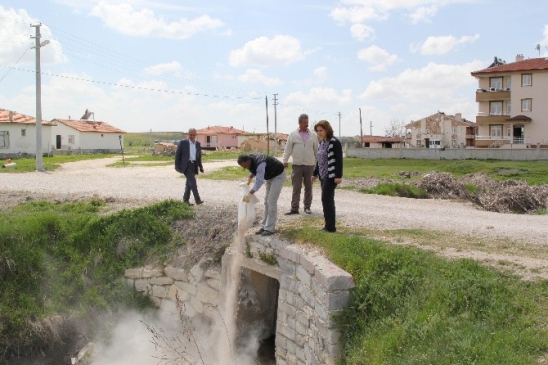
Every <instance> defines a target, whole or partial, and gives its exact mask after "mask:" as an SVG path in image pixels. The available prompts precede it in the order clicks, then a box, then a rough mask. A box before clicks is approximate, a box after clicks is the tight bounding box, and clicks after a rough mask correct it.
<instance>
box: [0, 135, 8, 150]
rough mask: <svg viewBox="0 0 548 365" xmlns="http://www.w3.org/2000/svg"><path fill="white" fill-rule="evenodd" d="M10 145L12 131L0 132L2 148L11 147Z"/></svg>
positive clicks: (0, 145) (0, 146)
mask: <svg viewBox="0 0 548 365" xmlns="http://www.w3.org/2000/svg"><path fill="white" fill-rule="evenodd" d="M9 146H10V132H8V131H4V132H0V148H9Z"/></svg>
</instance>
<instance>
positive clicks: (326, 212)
mask: <svg viewBox="0 0 548 365" xmlns="http://www.w3.org/2000/svg"><path fill="white" fill-rule="evenodd" d="M336 187H337V184H335V179H324V180H322V206H323V217H324V220H325V225H324V228H325V229H326V230H328V231H331V232H335V231H336V230H337V228H335V188H336Z"/></svg>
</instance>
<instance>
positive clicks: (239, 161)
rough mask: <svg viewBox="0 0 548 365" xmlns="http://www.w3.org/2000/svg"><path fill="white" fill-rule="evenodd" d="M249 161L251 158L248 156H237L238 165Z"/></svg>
mask: <svg viewBox="0 0 548 365" xmlns="http://www.w3.org/2000/svg"><path fill="white" fill-rule="evenodd" d="M248 161H251V156H249V155H240V156H238V165H241V164H242V163H243V162H248Z"/></svg>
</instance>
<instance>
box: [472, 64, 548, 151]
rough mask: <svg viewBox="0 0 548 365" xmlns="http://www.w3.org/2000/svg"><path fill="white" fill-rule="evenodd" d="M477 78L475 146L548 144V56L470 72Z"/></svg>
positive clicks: (502, 146)
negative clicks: (476, 131) (476, 132)
mask: <svg viewBox="0 0 548 365" xmlns="http://www.w3.org/2000/svg"><path fill="white" fill-rule="evenodd" d="M471 75H472V76H474V77H475V78H476V79H477V80H478V89H477V90H476V101H477V103H478V115H477V117H476V124H477V125H478V135H477V137H476V147H497V148H527V147H531V146H536V145H537V144H540V145H543V146H547V145H548V103H547V101H548V59H547V58H531V59H524V57H523V55H521V54H518V55H517V56H516V61H515V62H512V63H506V64H505V63H493V64H491V66H490V67H488V68H486V69H483V70H480V71H475V72H472V73H471Z"/></svg>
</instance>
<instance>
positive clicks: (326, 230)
mask: <svg viewBox="0 0 548 365" xmlns="http://www.w3.org/2000/svg"><path fill="white" fill-rule="evenodd" d="M320 231H322V232H327V233H335V232H337V230H336V229H333V230H331V229H327V228H325V227H324V228H322V229H320Z"/></svg>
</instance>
